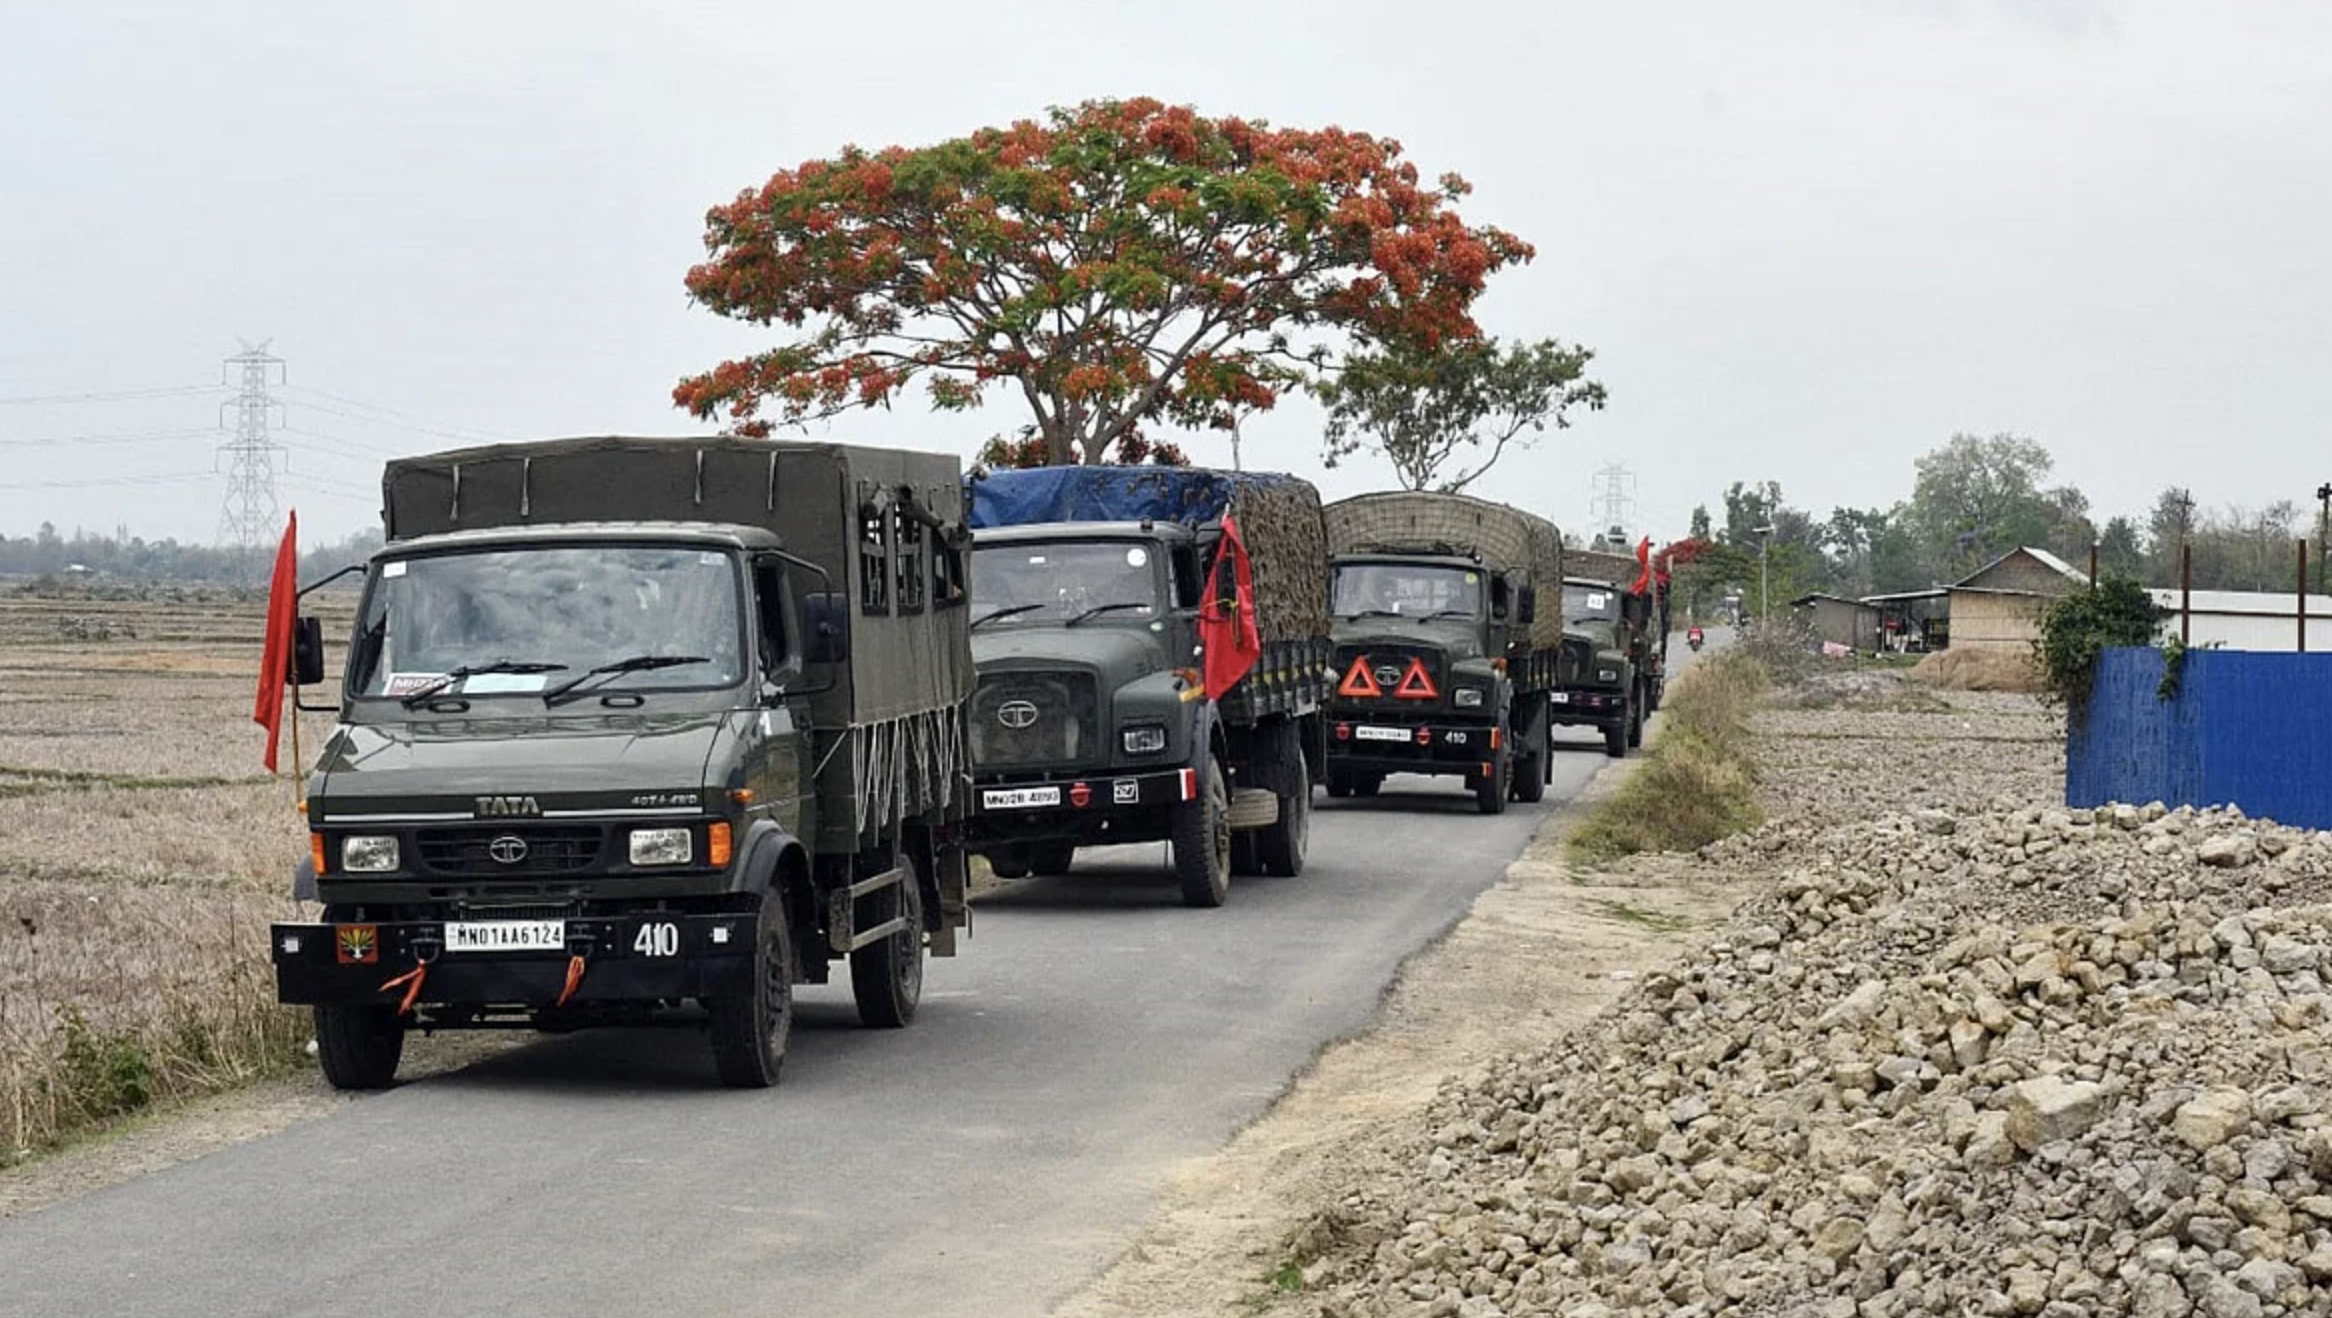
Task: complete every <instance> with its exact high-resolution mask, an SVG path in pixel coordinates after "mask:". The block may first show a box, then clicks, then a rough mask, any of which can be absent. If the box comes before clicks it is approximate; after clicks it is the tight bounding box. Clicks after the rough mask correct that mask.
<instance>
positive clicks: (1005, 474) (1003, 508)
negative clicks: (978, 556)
mask: <svg viewBox="0 0 2332 1318" xmlns="http://www.w3.org/2000/svg"><path fill="white" fill-rule="evenodd" d="M968 484H969V485H970V487H971V495H972V498H971V507H972V515H971V523H972V526H973V528H974V529H975V530H976V529H980V528H983V527H992V526H1029V525H1033V524H1035V523H1038V522H1138V521H1141V520H1143V519H1144V518H1148V519H1150V520H1152V521H1159V522H1180V523H1182V524H1183V525H1186V526H1202V525H1205V524H1206V523H1208V522H1216V521H1221V520H1222V516H1223V510H1224V509H1226V508H1228V507H1230V506H1231V502H1232V500H1233V499H1234V498H1235V497H1237V496H1239V495H1240V494H1242V493H1245V492H1249V491H1255V490H1267V489H1273V488H1277V487H1281V486H1304V487H1305V489H1306V490H1307V492H1308V490H1309V488H1310V487H1309V485H1308V484H1307V483H1306V482H1305V481H1303V480H1302V479H1301V478H1299V477H1295V476H1284V475H1280V474H1278V473H1276V472H1259V471H1248V472H1239V471H1215V470H1212V469H1207V468H1197V467H1124V466H1081V467H1032V468H1027V469H1020V470H1005V471H997V472H992V473H990V474H989V475H987V476H986V477H983V478H977V479H973V480H971V481H969V482H968ZM1314 497H1315V498H1316V496H1314Z"/></svg>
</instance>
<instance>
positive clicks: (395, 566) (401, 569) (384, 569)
mask: <svg viewBox="0 0 2332 1318" xmlns="http://www.w3.org/2000/svg"><path fill="white" fill-rule="evenodd" d="M408 566H410V565H409V564H407V563H406V562H405V560H404V559H401V558H400V559H398V560H397V561H396V562H394V563H383V564H381V575H382V576H384V577H401V576H403V575H405V569H406V568H407V567H408Z"/></svg>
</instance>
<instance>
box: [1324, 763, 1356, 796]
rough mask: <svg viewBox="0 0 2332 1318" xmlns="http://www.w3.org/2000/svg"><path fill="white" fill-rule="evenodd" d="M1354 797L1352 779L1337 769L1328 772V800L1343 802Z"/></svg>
mask: <svg viewBox="0 0 2332 1318" xmlns="http://www.w3.org/2000/svg"><path fill="white" fill-rule="evenodd" d="M1350 795H1352V779H1351V778H1349V777H1347V776H1346V775H1345V774H1343V773H1342V772H1339V771H1338V770H1335V769H1330V770H1329V771H1328V799H1329V800H1331V801H1341V800H1343V799H1344V798H1345V797H1348V796H1350Z"/></svg>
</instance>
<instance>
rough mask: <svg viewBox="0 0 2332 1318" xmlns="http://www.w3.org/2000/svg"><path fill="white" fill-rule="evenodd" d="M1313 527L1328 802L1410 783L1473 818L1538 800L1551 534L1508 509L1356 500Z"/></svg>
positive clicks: (1554, 566) (1556, 600) (1402, 498)
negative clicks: (1324, 624)
mask: <svg viewBox="0 0 2332 1318" xmlns="http://www.w3.org/2000/svg"><path fill="white" fill-rule="evenodd" d="M1326 515H1327V521H1328V543H1329V548H1330V551H1331V553H1332V554H1333V568H1332V577H1331V581H1332V585H1331V591H1330V603H1329V609H1330V611H1331V613H1333V615H1334V617H1335V629H1334V640H1335V659H1334V663H1333V665H1332V667H1333V671H1334V673H1335V675H1336V677H1335V682H1336V685H1335V689H1334V692H1333V694H1332V696H1331V697H1330V703H1329V707H1328V721H1329V728H1330V735H1329V739H1328V775H1327V788H1328V794H1329V795H1330V796H1332V797H1353V796H1359V797H1369V796H1375V795H1377V793H1378V792H1379V790H1380V789H1381V788H1382V787H1383V785H1384V781H1385V779H1386V777H1387V776H1388V775H1391V774H1399V773H1408V774H1436V775H1445V776H1462V777H1463V778H1464V779H1465V780H1466V785H1467V787H1468V788H1469V789H1471V790H1472V792H1473V794H1474V801H1475V805H1476V808H1477V809H1479V810H1480V811H1481V813H1483V814H1493V815H1494V814H1499V813H1501V812H1503V811H1504V810H1505V809H1506V805H1507V802H1508V801H1509V800H1515V801H1523V802H1535V801H1538V800H1540V799H1542V798H1543V797H1544V796H1545V794H1546V785H1547V783H1548V782H1549V781H1550V779H1551V778H1552V775H1553V772H1554V763H1553V757H1552V755H1551V754H1549V752H1548V737H1547V727H1548V711H1549V708H1550V701H1551V699H1552V697H1553V695H1554V693H1555V689H1556V662H1557V658H1558V655H1559V651H1560V648H1561V644H1562V635H1563V631H1562V629H1563V613H1562V591H1561V587H1560V584H1559V583H1560V582H1561V580H1562V573H1563V538H1562V533H1561V532H1560V531H1558V530H1557V529H1556V528H1555V526H1554V524H1553V523H1552V522H1549V521H1547V520H1546V519H1545V518H1543V517H1539V516H1537V515H1535V514H1532V513H1528V512H1525V511H1523V510H1522V509H1519V508H1514V507H1510V506H1508V505H1506V504H1501V503H1493V502H1490V501H1489V500H1486V499H1477V498H1473V497H1471V496H1468V495H1461V494H1438V493H1431V492H1425V491H1400V492H1390V493H1380V494H1364V495H1359V496H1357V497H1354V498H1350V499H1344V500H1340V501H1338V502H1336V503H1332V504H1330V505H1328V507H1327V509H1326Z"/></svg>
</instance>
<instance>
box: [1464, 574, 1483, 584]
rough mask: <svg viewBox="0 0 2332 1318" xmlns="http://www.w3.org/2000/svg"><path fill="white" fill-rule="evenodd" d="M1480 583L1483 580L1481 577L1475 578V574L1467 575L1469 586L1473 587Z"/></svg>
mask: <svg viewBox="0 0 2332 1318" xmlns="http://www.w3.org/2000/svg"><path fill="white" fill-rule="evenodd" d="M1480 581H1481V578H1480V577H1477V576H1475V575H1474V574H1473V573H1471V572H1468V573H1467V574H1466V584H1467V585H1469V586H1471V585H1474V584H1476V583H1478V582H1480Z"/></svg>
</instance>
